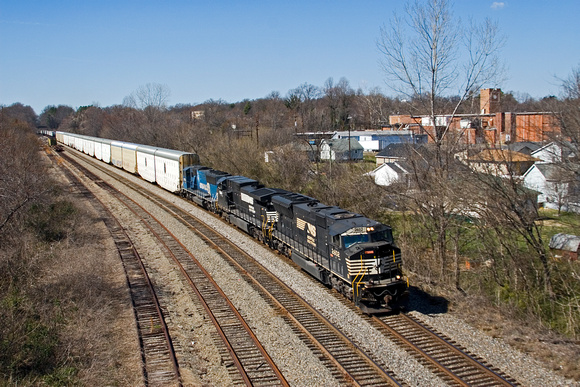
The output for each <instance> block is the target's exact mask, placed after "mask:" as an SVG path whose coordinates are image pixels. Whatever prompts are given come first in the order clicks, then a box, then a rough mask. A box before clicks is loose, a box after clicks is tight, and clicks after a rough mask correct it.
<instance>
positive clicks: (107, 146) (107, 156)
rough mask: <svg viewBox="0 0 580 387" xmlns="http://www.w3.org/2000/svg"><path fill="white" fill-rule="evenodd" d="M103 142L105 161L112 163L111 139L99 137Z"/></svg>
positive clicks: (102, 148) (102, 150)
mask: <svg viewBox="0 0 580 387" xmlns="http://www.w3.org/2000/svg"><path fill="white" fill-rule="evenodd" d="M99 140H100V142H101V153H102V157H103V158H102V159H101V160H103V162H105V163H107V164H110V163H111V142H112V141H111V140H107V139H104V138H100V139H99Z"/></svg>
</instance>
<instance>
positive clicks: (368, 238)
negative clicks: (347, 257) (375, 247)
mask: <svg viewBox="0 0 580 387" xmlns="http://www.w3.org/2000/svg"><path fill="white" fill-rule="evenodd" d="M368 230H369V231H367V228H366V227H356V228H353V229H350V230H348V231H347V232H345V233H344V234H342V235H341V236H340V238H341V240H342V246H343V247H344V248H345V249H348V248H349V247H350V246H352V245H354V244H356V243H365V242H381V241H384V242H388V243H392V242H393V235H392V233H391V230H390V229H385V230H380V231H371V230H373V227H369V228H368Z"/></svg>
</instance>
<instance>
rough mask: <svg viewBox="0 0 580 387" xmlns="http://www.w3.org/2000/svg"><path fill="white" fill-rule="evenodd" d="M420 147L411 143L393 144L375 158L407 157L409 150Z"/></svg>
mask: <svg viewBox="0 0 580 387" xmlns="http://www.w3.org/2000/svg"><path fill="white" fill-rule="evenodd" d="M419 147H420V145H418V144H411V143H405V142H400V143H393V144H389V145H387V147H386V148H385V149H383V150H382V151H380V152H379V153H377V157H408V156H409V153H410V152H411V149H417V148H419Z"/></svg>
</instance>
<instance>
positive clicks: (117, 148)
mask: <svg viewBox="0 0 580 387" xmlns="http://www.w3.org/2000/svg"><path fill="white" fill-rule="evenodd" d="M111 163H112V164H113V165H114V166H115V167H118V168H123V142H121V141H111Z"/></svg>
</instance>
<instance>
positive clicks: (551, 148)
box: [530, 142, 562, 163]
mask: <svg viewBox="0 0 580 387" xmlns="http://www.w3.org/2000/svg"><path fill="white" fill-rule="evenodd" d="M530 156H532V157H535V158H537V159H540V160H542V161H541V162H542V163H559V162H561V161H562V148H561V147H560V145H558V144H556V143H555V142H551V143H549V144H546V145H544V146H543V147H541V148H539V149H536V150H535V151H533V152H532V153H531V154H530Z"/></svg>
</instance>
